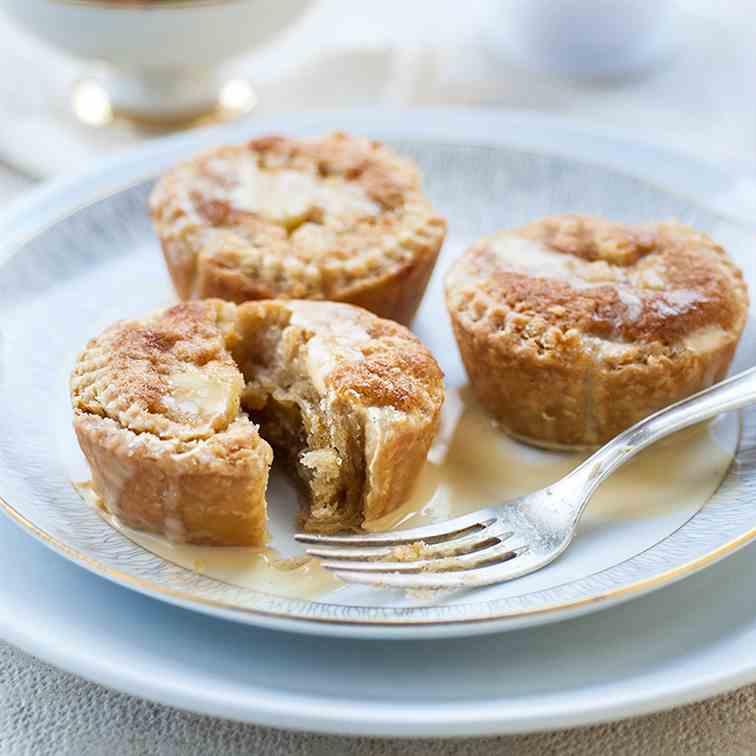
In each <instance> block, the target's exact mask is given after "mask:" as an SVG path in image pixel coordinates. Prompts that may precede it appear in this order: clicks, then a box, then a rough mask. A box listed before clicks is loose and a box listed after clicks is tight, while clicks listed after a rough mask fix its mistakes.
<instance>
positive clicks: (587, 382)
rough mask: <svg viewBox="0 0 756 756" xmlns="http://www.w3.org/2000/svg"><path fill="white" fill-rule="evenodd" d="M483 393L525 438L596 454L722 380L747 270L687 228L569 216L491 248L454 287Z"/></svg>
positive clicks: (470, 364)
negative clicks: (650, 418)
mask: <svg viewBox="0 0 756 756" xmlns="http://www.w3.org/2000/svg"><path fill="white" fill-rule="evenodd" d="M446 301H447V306H448V309H449V313H450V315H451V319H452V325H453V328H454V334H455V336H456V339H457V343H458V345H459V349H460V352H461V355H462V359H463V362H464V364H465V367H466V369H467V373H468V376H469V378H470V383H471V385H472V388H473V390H474V392H475V394H476V395H477V397H478V399H479V400H480V401H481V403H482V404H483V405H484V406H485V407H486V408H487V409H488V411H489V412H490V413H491V414H492V415H493V416H494V417H495V418H496V420H497V421H498V422H499V423H501V425H502V426H503V427H504V429H506V430H507V431H508V432H509V433H511V434H512V435H514V436H516V437H518V438H520V439H523V440H525V441H528V442H532V443H534V444H537V445H541V446H547V447H590V446H595V445H597V444H600V443H604V442H606V441H607V440H609V439H610V438H611V437H613V436H614V435H616V434H617V433H619V432H620V431H622V430H624V429H625V428H627V427H629V426H630V425H632V424H634V423H635V422H637V421H638V420H640V419H641V418H643V417H645V416H647V415H649V414H651V413H652V412H655V411H656V410H658V409H660V408H662V407H664V406H666V405H668V404H671V403H672V402H675V401H677V400H679V399H682V398H684V397H686V396H689V395H690V394H693V393H695V392H697V391H700V390H702V389H704V388H706V387H707V386H710V385H711V384H712V383H715V382H716V381H719V380H721V379H722V378H723V377H724V376H725V374H726V373H727V370H728V368H729V365H730V362H731V360H732V357H733V354H734V352H735V348H736V346H737V344H738V340H739V338H740V334H741V333H742V331H743V327H744V325H745V322H746V316H747V309H748V293H747V289H746V285H745V283H744V281H743V277H742V275H741V272H740V271H739V270H738V268H737V267H736V266H735V264H734V263H733V262H732V261H731V260H730V259H729V258H728V256H727V254H726V253H725V251H724V250H723V249H722V247H720V246H719V245H717V244H716V243H715V242H713V241H712V240H711V239H709V238H708V237H707V236H706V235H704V234H701V233H698V232H696V231H694V230H693V229H691V228H689V227H687V226H684V225H681V224H679V223H676V222H668V223H656V224H648V225H638V226H632V225H627V224H622V223H613V222H610V221H608V220H604V219H601V218H592V217H586V216H577V215H565V216H558V217H553V218H546V219H543V220H540V221H537V222H535V223H531V224H530V225H527V226H525V227H523V228H520V229H517V230H515V231H505V232H500V233H497V234H495V235H494V236H492V237H489V238H487V239H483V240H481V241H479V242H478V243H476V244H475V245H474V246H473V247H472V248H471V249H469V250H468V251H467V252H466V253H465V254H464V255H463V256H462V257H461V258H460V259H459V260H458V261H457V262H456V264H455V265H454V266H453V268H452V269H451V270H450V272H449V273H448V275H447V278H446Z"/></svg>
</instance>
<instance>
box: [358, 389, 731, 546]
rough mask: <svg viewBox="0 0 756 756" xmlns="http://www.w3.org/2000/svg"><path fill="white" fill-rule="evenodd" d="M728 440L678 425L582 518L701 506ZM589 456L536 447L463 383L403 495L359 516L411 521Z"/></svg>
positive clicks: (727, 455) (544, 481)
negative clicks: (398, 503)
mask: <svg viewBox="0 0 756 756" xmlns="http://www.w3.org/2000/svg"><path fill="white" fill-rule="evenodd" d="M733 453H734V443H733V444H729V443H725V442H723V441H722V440H721V439H718V438H717V436H716V434H715V432H714V428H713V426H712V425H711V424H707V423H704V424H701V425H699V426H696V427H693V428H688V429H686V430H684V431H680V432H679V433H677V434H675V435H674V436H670V437H669V438H667V439H664V440H662V441H660V442H658V443H657V444H655V445H654V446H652V447H650V448H648V449H646V450H644V451H643V452H641V453H640V454H639V455H638V456H637V457H635V459H633V460H631V461H630V462H628V463H627V464H626V465H625V466H624V467H622V468H620V469H619V470H618V471H617V472H615V473H614V474H613V475H612V476H611V477H610V478H609V479H608V480H606V481H605V482H604V483H603V485H602V486H601V487H600V488H599V490H598V491H597V492H596V493H595V494H594V496H593V498H592V499H591V501H590V503H589V504H588V508H587V510H586V512H585V513H584V515H583V520H582V523H581V526H582V527H583V528H585V527H590V526H591V525H593V524H600V523H605V522H611V521H615V522H620V521H623V520H630V519H639V518H645V517H653V516H658V515H660V514H665V513H668V512H670V511H672V510H675V509H677V508H679V507H681V506H684V507H685V508H686V509H690V508H694V509H695V510H697V509H700V508H701V507H702V506H703V505H704V504H705V503H706V502H707V501H708V499H709V498H710V497H711V495H712V494H713V493H714V492H715V491H716V489H717V488H718V487H719V484H720V483H721V481H722V478H723V477H724V474H725V473H726V472H727V468H728V467H729V465H730V462H731V461H732V457H733ZM588 456H589V454H588V453H586V452H579V453H570V452H557V451H542V450H540V449H535V448H533V447H530V446H526V445H525V444H522V443H520V442H518V441H515V440H514V439H512V438H511V437H509V436H507V435H506V434H505V433H503V432H502V431H501V430H499V429H498V428H497V427H496V426H495V424H494V423H493V422H492V420H491V418H490V417H489V416H488V415H487V414H486V412H485V411H484V410H483V408H482V407H481V406H480V405H479V404H478V403H477V401H476V400H475V399H474V397H473V396H472V394H471V392H470V390H469V388H468V387H465V388H463V389H457V390H450V391H449V392H448V394H447V398H446V404H445V407H444V418H443V421H442V427H441V431H440V433H439V435H438V438H437V440H436V443H435V444H434V445H433V448H432V449H431V451H430V453H429V455H428V463H427V464H426V466H425V468H424V469H423V472H422V473H421V475H420V478H419V480H418V482H417V484H416V486H415V489H414V491H413V493H412V495H411V496H410V498H409V500H408V501H407V502H406V503H405V504H404V505H403V506H402V507H400V508H399V509H397V510H395V511H394V512H391V513H390V514H388V515H386V516H384V517H382V518H380V519H378V520H374V521H372V522H370V523H368V524H366V529H368V530H371V531H383V530H392V529H395V528H415V527H419V526H421V525H427V524H430V523H433V522H438V521H440V520H446V519H449V518H450V517H457V516H459V515H463V514H467V513H468V512H474V511H475V510H476V509H481V508H482V507H487V506H491V505H495V504H500V503H502V502H505V501H507V500H508V499H513V498H515V497H517V496H522V495H524V494H527V493H529V492H531V491H535V490H537V489H539V488H543V487H545V486H547V485H549V484H551V483H554V482H555V481H557V480H559V478H561V477H563V476H564V475H566V474H567V473H568V472H570V470H572V469H573V468H574V467H576V466H577V465H578V464H580V462H582V461H583V460H585V459H586V458H587V457H588Z"/></svg>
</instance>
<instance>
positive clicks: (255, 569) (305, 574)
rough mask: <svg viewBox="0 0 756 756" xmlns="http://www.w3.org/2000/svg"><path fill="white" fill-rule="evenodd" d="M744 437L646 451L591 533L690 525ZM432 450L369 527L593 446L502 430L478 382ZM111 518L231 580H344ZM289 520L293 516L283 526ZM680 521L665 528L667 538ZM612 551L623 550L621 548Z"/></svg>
mask: <svg viewBox="0 0 756 756" xmlns="http://www.w3.org/2000/svg"><path fill="white" fill-rule="evenodd" d="M736 441H737V432H736V430H732V432H729V433H726V434H722V433H717V432H716V421H714V422H713V423H706V424H702V425H699V426H696V427H694V428H690V429H687V430H685V431H681V432H679V433H677V434H675V435H674V436H671V437H670V438H668V439H665V440H663V441H660V442H659V443H657V444H655V445H654V446H652V447H650V448H649V449H647V450H645V451H644V452H642V453H641V454H639V455H638V456H637V457H636V458H635V459H633V460H631V461H630V462H629V463H628V464H627V465H625V466H624V467H623V468H621V469H620V470H618V471H617V472H616V473H614V475H612V476H611V477H610V478H609V479H608V480H607V481H606V482H605V483H604V484H603V485H602V486H601V488H600V489H599V490H598V491H597V492H596V494H595V495H594V497H593V499H592V500H591V502H590V503H589V505H588V509H587V510H586V512H585V514H584V515H583V519H582V522H581V526H580V530H581V531H582V533H583V534H584V537H585V538H587V539H588V541H590V538H589V536H588V534H589V533H590V532H591V531H592V530H593V531H595V532H597V533H601V526H602V525H610V526H611V527H610V528H609V529H608V531H607V532H606V533H605V534H604V535H603V537H604V538H611V539H619V541H622V540H623V528H625V529H627V528H628V526H629V525H630V524H632V523H633V522H635V523H640V522H643V521H649V522H653V520H654V519H655V518H659V517H663V516H664V515H669V514H677V515H679V516H678V517H677V521H678V524H682V522H684V520H685V519H686V518H687V516H688V515H690V514H692V513H694V512H695V511H697V510H698V509H700V508H701V507H703V506H704V505H705V503H706V502H707V501H708V499H709V498H710V497H711V496H712V494H713V493H714V492H715V491H716V489H717V488H718V486H719V484H720V483H721V481H722V478H723V477H724V475H725V473H726V472H727V469H728V467H729V465H730V462H731V461H732V457H733V453H734V451H735V446H736ZM428 456H429V458H428V462H427V464H426V465H425V467H424V469H423V471H422V473H421V475H420V478H419V480H418V482H417V484H416V485H415V488H414V491H413V493H412V495H411V496H410V498H409V500H408V501H407V502H406V503H405V504H404V505H402V506H401V507H400V508H399V509H397V510H395V511H394V512H392V513H391V514H389V515H386V516H384V517H382V518H380V519H378V520H374V521H372V522H369V523H367V524H366V529H367V530H371V531H385V530H392V529H401V528H411V527H418V526H420V525H426V524H429V523H432V522H438V521H441V520H445V519H448V518H450V517H456V516H458V515H462V514H466V513H468V512H472V511H474V510H476V509H480V508H481V507H486V506H491V505H494V504H499V503H501V502H504V501H507V500H508V499H512V498H514V497H517V496H521V495H523V494H526V493H529V492H530V491H534V490H536V489H538V488H542V487H544V486H546V485H548V484H550V483H553V482H554V481H556V480H558V479H559V478H560V477H562V476H563V475H565V474H567V473H568V472H569V471H570V470H571V469H573V468H574V467H575V466H576V465H578V464H579V463H580V462H582V461H583V460H584V459H585V458H586V457H587V456H588V454H587V453H568V452H555V451H542V450H538V449H535V448H533V447H529V446H526V445H524V444H522V443H520V442H517V441H515V440H513V439H512V438H510V437H509V436H507V435H506V434H505V433H503V432H502V431H501V430H499V429H497V428H496V426H495V425H494V423H493V422H492V421H491V419H490V417H489V416H488V415H487V414H486V413H485V412H484V410H483V409H482V408H481V407H480V405H478V403H477V402H476V401H475V399H474V398H473V397H472V395H471V394H470V392H469V389H467V388H463V389H453V390H450V391H449V392H448V395H447V400H446V404H445V407H444V416H443V421H442V427H441V430H440V432H439V435H438V438H437V440H436V442H435V444H434V445H433V448H432V449H431V451H430V453H429V455H428ZM77 489H78V490H79V492H80V494H81V495H82V497H84V498H85V500H86V501H87V502H88V503H90V504H94V505H97V502H96V498H97V497H96V495H95V494H94V492H93V491H92V490H91V487H88V486H87V484H84V485H83V486H77ZM292 490H293V489H290V488H287V487H286V486H285V485H284V488H283V489H280V488H279V487H278V485H276V486H275V491H274V492H272V493H271V492H269V496H270V498H271V499H272V500H271V510H278V509H279V507H277V506H276V505H277V504H285V503H286V502H277V501H276V499H280V498H281V497H282V496H283V497H287V496H293V493H292ZM287 491H288V493H287ZM287 506H288V505H287ZM100 508H101V507H100ZM287 514H290V515H291V516H287V517H285V518H282V519H281V520H280V522H279V527H278V528H276V532H278V530H284V531H285V532H283V534H278V535H277V537H276V541H277V542H278V543H279V544H280V545H284V544H286V548H287V549H288V548H289V545H290V544H289V542H291V545H293V539H291V537H290V535H289V533H290V531H289V530H288V528H289V527H292V526H293V519H294V518H293V512H292V513H287ZM104 516H106V517H107V519H108V521H109V522H111V524H112V525H113V527H115V528H116V529H118V530H119V531H120V532H122V533H123V534H124V535H125V536H126V537H127V538H129V539H130V540H131V541H133V542H135V543H137V544H138V545H140V546H142V547H143V548H145V549H146V550H148V551H150V552H152V553H153V554H156V555H157V556H160V557H162V558H163V559H166V560H168V561H170V562H173V563H174V564H178V565H180V566H182V567H185V568H187V569H190V570H193V571H195V572H198V573H201V574H203V575H207V576H209V577H213V578H215V579H217V580H221V581H223V582H226V583H230V584H233V585H237V586H243V587H246V588H251V589H254V590H258V591H262V592H265V593H270V594H275V595H278V596H284V597H288V598H299V599H317V598H320V597H322V596H323V594H325V593H328V592H330V591H333V590H334V589H336V588H338V587H339V586H342V585H343V583H341V582H340V581H339V580H338V579H336V578H335V577H334V576H333V575H331V574H330V573H328V572H327V571H326V570H324V569H323V568H321V567H320V566H319V564H318V562H317V560H315V559H312V558H306V557H294V558H291V559H287V558H284V557H283V556H282V555H281V553H280V552H279V551H277V550H276V549H274V548H258V549H250V548H218V547H207V546H189V545H176V544H172V543H170V542H168V541H166V540H164V539H162V538H159V537H156V536H152V535H149V534H146V533H142V532H138V531H134V530H131V529H129V528H126V527H124V526H123V525H122V524H120V523H119V522H117V521H116V520H115V518H113V517H111V516H110V515H107V514H104ZM281 522H285V523H286V524H285V525H282V526H281V525H280V523H281ZM289 522H291V525H289V524H288V523H289ZM674 527H675V526H670V525H669V524H667V525H663V526H660V527H658V528H657V529H656V530H658V531H659V532H658V538H661V537H664V536H665V535H667V534H668V533H669V532H671V529H674ZM670 528H671V529H670ZM585 538H584V539H583V541H581V543H582V544H583V545H585V543H586V540H585ZM577 543H578V542H577V541H576V545H577ZM574 548H575V547H573V549H574ZM627 548H629V549H631V550H633V553H637V552H635V550H636V549H637V546H636V545H634V544H633V542H628V544H627ZM612 553H613V554H615V555H616V552H615V551H614V550H613V551H612ZM560 561H561V560H560ZM607 566H608V565H607Z"/></svg>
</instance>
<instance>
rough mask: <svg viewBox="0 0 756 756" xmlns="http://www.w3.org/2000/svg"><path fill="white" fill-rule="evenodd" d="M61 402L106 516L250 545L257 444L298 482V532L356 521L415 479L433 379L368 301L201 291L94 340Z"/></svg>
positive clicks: (200, 539) (264, 459)
mask: <svg viewBox="0 0 756 756" xmlns="http://www.w3.org/2000/svg"><path fill="white" fill-rule="evenodd" d="M71 395H72V400H73V406H74V410H75V418H74V428H75V430H76V435H77V437H78V439H79V443H80V445H81V448H82V450H83V452H84V454H85V456H86V458H87V461H88V462H89V465H90V468H91V470H92V478H93V484H94V488H95V490H96V492H97V493H98V495H99V496H100V498H101V499H102V501H103V503H104V505H105V506H106V508H107V509H108V510H109V511H110V512H111V513H113V514H114V515H116V516H118V517H119V518H120V519H121V520H122V521H123V522H124V523H125V524H126V525H128V526H130V527H134V528H138V529H142V530H147V531H150V532H154V533H158V534H160V535H163V536H165V537H167V538H169V539H171V540H174V541H183V542H188V543H207V544H216V545H255V544H261V543H263V542H264V540H265V523H266V509H265V489H266V485H267V477H268V469H269V467H270V464H271V461H272V457H273V453H272V451H271V447H270V446H269V444H268V441H269V442H270V443H271V444H272V445H273V446H274V447H275V448H276V450H277V453H278V452H280V453H281V455H282V457H284V458H286V460H287V461H288V462H289V464H290V466H291V467H292V469H294V470H295V471H296V473H297V475H298V478H299V480H300V482H301V484H302V486H303V488H304V489H305V491H306V498H307V507H306V510H305V512H304V515H303V520H304V525H305V527H306V528H308V529H310V530H320V531H332V530H340V529H344V528H358V527H360V525H362V524H363V523H365V522H369V521H370V520H372V519H375V518H378V517H380V516H382V515H383V514H385V513H387V512H389V511H391V510H392V509H393V508H395V507H397V506H399V505H400V504H401V503H402V501H403V500H404V498H405V497H406V495H407V493H408V492H409V489H410V488H411V487H412V485H413V484H414V481H415V479H416V477H417V475H418V473H419V471H420V469H421V467H422V465H423V463H424V460H425V456H426V453H427V451H428V449H429V447H430V444H431V442H432V440H433V437H434V435H435V433H436V429H437V425H438V421H439V414H440V408H441V404H442V402H443V380H442V374H441V371H440V369H439V367H438V365H437V364H436V362H435V360H434V359H433V357H432V356H431V354H430V352H429V351H428V350H427V349H426V348H425V347H424V346H423V345H422V344H421V343H420V342H419V341H418V340H417V339H416V338H415V337H414V336H413V335H412V334H411V333H410V332H409V331H408V330H407V329H406V328H404V327H403V326H400V325H398V324H396V323H392V322H390V321H386V320H382V319H380V318H377V317H376V316H374V315H372V314H371V313H369V312H367V311H365V310H362V309H359V308H356V307H352V306H350V305H345V304H336V303H331V302H303V301H263V302H250V303H247V304H245V305H241V306H236V305H234V304H232V303H228V302H222V301H220V300H206V301H201V302H192V303H186V304H182V305H178V306H176V307H172V308H170V309H168V310H165V311H163V312H160V313H158V314H157V315H154V316H152V317H150V318H148V319H146V320H144V321H121V322H119V323H116V324H115V325H113V326H111V327H110V328H109V329H107V330H106V331H105V332H104V333H103V334H102V335H100V336H98V337H97V338H95V339H92V340H91V341H90V342H89V344H88V345H87V347H86V349H85V350H84V351H83V352H82V354H81V355H80V357H79V359H78V361H77V364H76V367H75V369H74V371H73V375H72V378H71ZM247 413H249V416H248V414H247ZM250 417H251V419H250ZM258 423H259V425H258ZM263 439H266V440H263Z"/></svg>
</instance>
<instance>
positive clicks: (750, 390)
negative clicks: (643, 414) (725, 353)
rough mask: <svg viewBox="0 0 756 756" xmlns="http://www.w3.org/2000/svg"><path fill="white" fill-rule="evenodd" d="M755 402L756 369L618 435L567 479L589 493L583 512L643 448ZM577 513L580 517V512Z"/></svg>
mask: <svg viewBox="0 0 756 756" xmlns="http://www.w3.org/2000/svg"><path fill="white" fill-rule="evenodd" d="M754 403H756V367H754V368H750V369H749V370H745V371H744V372H742V373H738V374H737V375H734V376H733V377H732V378H728V379H727V380H725V381H722V382H721V383H717V384H715V385H714V386H711V387H710V388H707V389H705V390H704V391H701V392H699V393H698V394H694V395H693V396H690V397H688V398H687V399H683V400H682V401H680V402H677V403H676V404H673V405H671V406H669V407H666V408H665V409H663V410H660V411H659V412H656V413H655V414H653V415H649V417H647V418H645V419H643V420H641V421H640V422H639V423H636V424H635V425H633V426H632V427H630V428H628V429H627V430H626V431H624V432H622V433H620V434H619V435H618V436H615V438H613V439H612V440H611V441H609V443H607V444H605V445H604V446H602V447H601V448H600V449H599V450H598V451H596V452H595V453H594V454H592V455H591V456H590V457H588V459H587V460H585V462H583V463H582V464H581V465H579V466H578V467H576V468H575V470H573V471H572V473H570V475H568V476H567V479H570V478H571V479H573V481H574V482H579V484H580V485H581V486H583V487H584V489H585V491H586V493H587V496H586V497H585V498H583V500H582V502H581V511H582V508H583V507H584V506H585V503H586V502H587V501H588V499H589V498H590V496H591V494H592V493H593V492H594V491H595V490H596V488H597V487H598V486H599V485H600V484H601V483H602V482H603V481H604V480H605V479H606V478H607V477H608V476H609V475H611V474H612V473H613V472H614V471H615V470H616V469H617V468H618V467H621V466H622V465H623V464H625V462H627V461H628V460H629V459H631V458H632V457H634V456H635V455H636V454H637V453H638V452H639V451H641V450H642V449H645V448H646V447H647V446H650V445H651V444H653V443H655V442H656V441H659V440H660V439H662V438H665V437H666V436H669V435H670V434H672V433H674V432H675V431H679V430H682V429H683V428H687V427H689V426H691V425H695V424H696V423H700V422H701V421H703V420H708V419H709V418H711V417H714V416H715V415H718V414H720V413H721V412H727V411H728V410H736V409H740V408H741V407H747V406H748V405H749V404H754ZM576 514H577V515H579V514H580V512H578V513H576Z"/></svg>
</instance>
